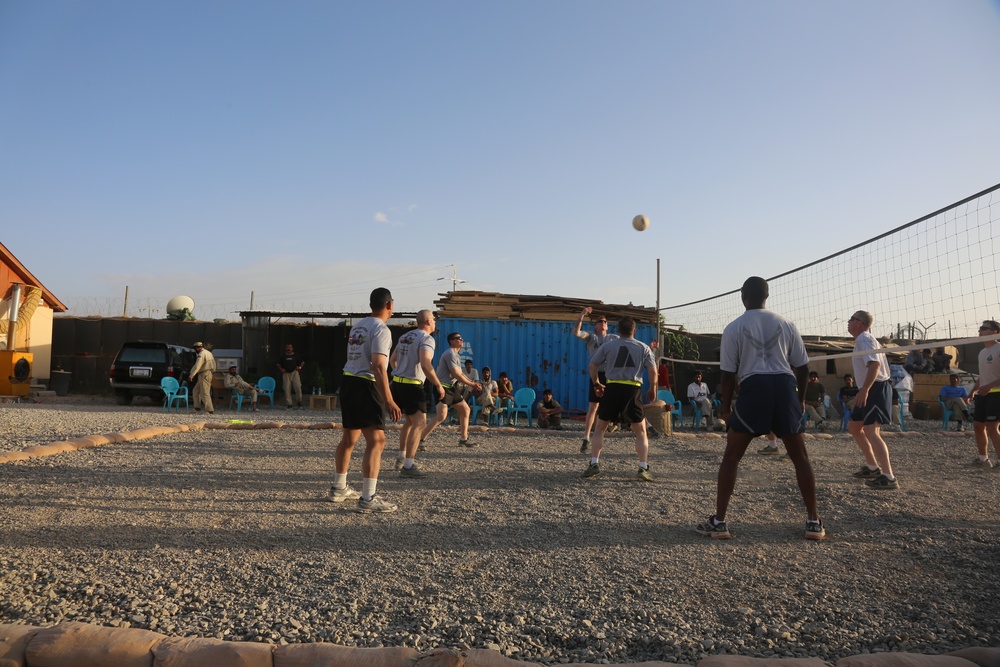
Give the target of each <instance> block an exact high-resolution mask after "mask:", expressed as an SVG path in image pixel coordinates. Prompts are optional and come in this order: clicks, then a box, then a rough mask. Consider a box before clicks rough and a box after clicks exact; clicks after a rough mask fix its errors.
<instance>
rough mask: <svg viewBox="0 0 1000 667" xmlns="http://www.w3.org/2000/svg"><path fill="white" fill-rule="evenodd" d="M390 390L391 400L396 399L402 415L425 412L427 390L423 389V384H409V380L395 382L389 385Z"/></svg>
mask: <svg viewBox="0 0 1000 667" xmlns="http://www.w3.org/2000/svg"><path fill="white" fill-rule="evenodd" d="M389 389H390V390H391V391H392V400H394V401H396V405H398V406H399V409H400V411H402V413H403V414H404V415H415V414H417V413H421V412H423V413H425V414H426V412H427V406H428V405H429V403H428V402H427V392H425V391H424V384H423V383H422V382H421V383H420V384H410V383H409V382H396V381H395V380H393V381H392V383H391V384H390V385H389Z"/></svg>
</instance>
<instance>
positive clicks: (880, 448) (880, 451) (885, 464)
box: [851, 422, 895, 478]
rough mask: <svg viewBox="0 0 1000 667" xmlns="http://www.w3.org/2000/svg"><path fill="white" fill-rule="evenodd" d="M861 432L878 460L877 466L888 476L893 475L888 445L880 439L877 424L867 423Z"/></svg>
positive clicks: (880, 435)
mask: <svg viewBox="0 0 1000 667" xmlns="http://www.w3.org/2000/svg"><path fill="white" fill-rule="evenodd" d="M851 423H854V422H851ZM862 432H863V433H864V435H865V437H866V439H867V440H868V442H869V443H870V446H871V451H872V453H873V454H874V456H875V460H876V461H878V466H879V467H880V468H881V469H882V474H883V475H886V476H888V477H890V478H892V477H895V475H893V474H892V463H891V462H890V461H889V446H888V445H886V444H885V440H883V439H882V433H881V432H880V429H879V424H878V423H875V424H869V425H868V426H865V427H864V428H863V429H862Z"/></svg>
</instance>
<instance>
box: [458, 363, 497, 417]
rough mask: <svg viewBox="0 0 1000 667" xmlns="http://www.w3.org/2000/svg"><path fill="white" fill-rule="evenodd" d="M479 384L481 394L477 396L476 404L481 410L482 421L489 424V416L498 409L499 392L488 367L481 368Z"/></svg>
mask: <svg viewBox="0 0 1000 667" xmlns="http://www.w3.org/2000/svg"><path fill="white" fill-rule="evenodd" d="M466 375H468V373H466ZM480 384H482V385H483V393H482V394H480V395H479V398H477V399H476V402H477V404H478V405H479V407H480V408H481V412H482V416H483V421H486V422H489V420H490V415H492V414H493V413H494V412H497V411H499V409H500V399H499V393H500V392H499V389H497V381H496V380H494V379H493V371H492V370H490V367H489V366H483V377H482V380H480Z"/></svg>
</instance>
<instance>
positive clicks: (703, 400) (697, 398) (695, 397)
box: [687, 372, 715, 429]
mask: <svg viewBox="0 0 1000 667" xmlns="http://www.w3.org/2000/svg"><path fill="white" fill-rule="evenodd" d="M687 396H688V398H689V399H690V400H692V401H694V402H695V403H697V404H698V407H699V408H700V409H701V414H702V415H703V416H704V417H705V423H706V424H707V425H708V428H709V429H711V428H712V426H714V424H715V419H714V417H713V416H712V409H713V407H714V406H713V405H712V392H711V391H710V390H709V388H708V385H707V384H705V383H704V382H702V380H701V373H700V372H696V373H695V374H694V382H692V383H691V384H689V385H688V393H687ZM700 426H701V424H695V428H698V427H700Z"/></svg>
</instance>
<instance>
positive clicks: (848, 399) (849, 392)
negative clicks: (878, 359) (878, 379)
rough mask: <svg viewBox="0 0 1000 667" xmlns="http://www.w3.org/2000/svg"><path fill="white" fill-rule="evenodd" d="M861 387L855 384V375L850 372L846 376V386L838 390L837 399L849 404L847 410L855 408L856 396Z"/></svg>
mask: <svg viewBox="0 0 1000 667" xmlns="http://www.w3.org/2000/svg"><path fill="white" fill-rule="evenodd" d="M859 391H860V389H859V388H858V386H857V385H855V384H854V376H853V375H851V374H850V373H848V374H847V375H845V376H844V386H843V387H841V388H840V391H838V392H837V400H838V401H840V402H841V403H843V404H845V405H847V412H850V411H851V410H853V409H854V398H855V397H856V396H857V395H858V392H859Z"/></svg>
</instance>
